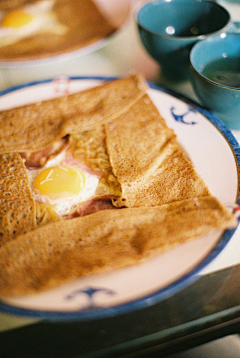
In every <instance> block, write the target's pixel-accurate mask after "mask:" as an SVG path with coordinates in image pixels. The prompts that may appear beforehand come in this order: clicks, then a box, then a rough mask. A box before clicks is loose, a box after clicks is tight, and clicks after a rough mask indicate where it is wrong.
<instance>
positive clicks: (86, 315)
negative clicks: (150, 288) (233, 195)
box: [0, 76, 240, 321]
mask: <svg viewBox="0 0 240 358" xmlns="http://www.w3.org/2000/svg"><path fill="white" fill-rule="evenodd" d="M54 79H56V78H49V79H44V80H39V81H33V82H28V83H24V84H21V85H17V86H13V87H10V88H7V89H4V90H2V91H0V96H3V95H5V94H8V93H11V92H14V91H17V90H20V89H23V88H27V87H31V86H35V85H39V84H44V83H49V82H52V81H54ZM69 79H70V80H99V81H112V80H115V79H117V77H104V76H73V77H69ZM148 84H149V87H150V88H152V89H156V90H158V91H161V92H165V93H167V94H170V95H172V96H173V97H175V98H178V99H180V100H182V101H183V102H185V103H187V104H188V105H190V106H192V107H193V108H194V109H196V110H197V111H198V112H200V113H201V114H202V115H204V116H205V117H206V118H207V119H208V120H209V121H210V122H212V124H213V125H214V126H215V127H217V128H218V130H219V131H220V132H221V133H222V134H223V136H224V137H225V138H226V140H227V141H228V142H229V144H230V146H231V147H232V150H233V152H234V155H235V157H236V163H237V166H238V176H239V177H240V172H239V168H240V146H239V143H238V141H237V140H236V138H235V137H234V135H233V134H232V132H231V131H230V130H229V129H228V128H227V127H226V125H225V124H224V123H223V122H222V121H221V120H220V119H219V118H218V117H217V116H216V115H214V114H213V113H211V112H209V111H208V110H206V109H204V108H203V107H201V106H200V105H199V104H197V103H195V102H193V101H191V100H189V99H188V98H186V97H184V96H182V95H179V94H177V93H175V92H173V91H171V90H168V89H165V88H163V87H161V86H159V85H156V84H153V83H151V82H149V83H148ZM237 203H238V204H240V193H239V190H238V201H237ZM239 222H240V219H239ZM235 231H236V228H235V229H229V230H226V231H225V232H224V233H223V235H222V236H221V238H220V240H219V241H218V243H217V245H216V246H215V247H214V248H213V249H212V250H211V251H210V253H209V254H208V255H207V256H206V257H205V259H203V260H202V261H201V262H200V263H199V264H198V265H196V266H195V267H194V268H193V269H192V270H190V271H189V272H188V273H187V274H185V275H183V276H182V277H181V278H180V279H178V280H176V281H174V282H173V283H172V284H170V285H168V286H166V287H164V288H162V289H160V290H158V291H156V292H155V293H153V294H151V295H149V296H144V297H142V298H140V299H137V300H134V301H131V302H127V303H124V304H121V305H116V306H112V307H107V308H91V309H86V310H85V309H84V310H80V311H68V312H55V311H43V310H28V309H24V308H19V307H15V306H12V305H9V304H5V303H4V302H1V301H0V312H3V313H7V314H12V315H18V316H25V317H32V318H40V319H44V320H54V321H55V320H59V321H86V320H99V319H103V318H107V317H113V316H117V315H120V314H127V313H129V312H132V311H135V310H141V309H144V308H146V307H149V306H151V305H154V304H156V303H158V302H159V301H162V300H165V299H167V298H168V297H170V296H172V295H174V294H175V293H177V292H178V291H180V290H182V289H184V288H185V287H187V286H188V285H190V284H191V283H193V282H194V281H196V280H197V279H198V277H199V276H198V273H199V272H200V271H201V270H202V269H203V268H204V267H205V266H206V265H208V264H209V263H210V262H211V261H212V260H213V259H214V258H216V256H217V255H218V254H219V253H220V252H221V251H222V250H223V249H224V248H225V246H226V245H227V243H228V242H229V241H230V239H231V237H232V236H233V234H234V232H235Z"/></svg>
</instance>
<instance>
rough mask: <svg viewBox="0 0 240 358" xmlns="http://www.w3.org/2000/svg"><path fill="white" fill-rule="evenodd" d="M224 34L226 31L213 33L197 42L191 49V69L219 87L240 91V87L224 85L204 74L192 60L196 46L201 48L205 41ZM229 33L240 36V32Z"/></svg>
mask: <svg viewBox="0 0 240 358" xmlns="http://www.w3.org/2000/svg"><path fill="white" fill-rule="evenodd" d="M222 34H224V32H222V33H221V34H214V35H211V36H208V38H206V39H204V40H202V41H198V42H197V43H195V44H194V45H193V47H192V49H191V51H190V54H189V60H190V66H191V69H192V70H193V71H194V72H195V73H196V74H197V75H198V76H199V77H200V78H201V79H203V80H205V81H207V82H209V83H211V84H213V85H215V86H217V87H221V88H225V89H230V90H234V91H236V92H239V91H240V87H233V86H227V85H223V84H221V83H218V82H216V81H213V80H211V79H209V78H208V77H206V76H204V75H203V74H202V73H200V72H199V71H198V70H197V69H196V67H195V66H194V64H193V61H192V57H193V53H194V51H195V50H196V48H199V47H201V46H204V43H206V42H209V41H212V39H213V40H214V39H216V38H219V37H221V35H222ZM226 34H227V35H231V36H238V37H240V33H234V32H229V33H227V32H226Z"/></svg>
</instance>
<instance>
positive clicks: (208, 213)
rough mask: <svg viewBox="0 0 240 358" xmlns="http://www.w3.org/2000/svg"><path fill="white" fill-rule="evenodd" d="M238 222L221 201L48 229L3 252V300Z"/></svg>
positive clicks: (104, 214) (113, 213) (95, 217)
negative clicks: (6, 297)
mask: <svg viewBox="0 0 240 358" xmlns="http://www.w3.org/2000/svg"><path fill="white" fill-rule="evenodd" d="M235 224H236V223H235V219H234V218H233V216H232V215H231V214H230V213H229V211H228V210H226V209H225V208H224V207H223V206H222V205H221V204H220V203H219V201H218V200H217V199H215V198H213V197H211V196H208V197H199V198H196V199H187V200H183V201H177V202H174V203H171V204H166V205H162V206H158V207H148V208H145V207H144V208H131V209H119V210H107V211H99V212H97V213H95V214H92V215H88V216H85V217H82V218H75V219H72V220H66V221H65V222H56V223H52V224H48V225H45V226H43V227H41V228H38V229H36V230H35V231H32V232H29V233H27V234H25V235H21V236H19V237H18V238H17V239H15V240H13V241H11V242H9V243H7V244H6V245H5V246H4V247H3V248H2V249H1V250H0V296H19V295H26V294H32V293H37V292H40V291H42V290H46V289H49V288H52V287H55V286H57V285H60V284H62V283H64V282H66V281H69V280H72V279H76V278H79V277H83V276H86V275H90V274H95V273H104V272H109V271H111V270H113V269H117V268H122V267H126V266H130V265H135V264H138V263H140V262H143V261H145V260H146V259H149V258H151V257H153V256H156V255H158V254H160V253H162V252H164V251H166V250H169V249H171V248H173V247H174V246H176V245H178V244H181V243H183V242H186V241H188V240H192V239H194V238H198V237H201V236H203V235H205V234H208V233H209V232H212V231H214V230H218V229H219V228H222V229H224V228H228V227H231V226H235Z"/></svg>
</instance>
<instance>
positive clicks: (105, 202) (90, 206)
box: [67, 195, 119, 219]
mask: <svg viewBox="0 0 240 358" xmlns="http://www.w3.org/2000/svg"><path fill="white" fill-rule="evenodd" d="M114 198H117V197H116V196H115V195H103V196H101V197H96V198H93V199H91V200H88V201H86V202H85V203H84V204H82V205H81V206H79V207H78V208H77V209H76V210H75V211H74V212H73V213H72V214H70V215H69V216H68V217H67V219H74V218H78V217H83V216H87V215H90V214H94V213H96V212H98V211H101V210H111V209H115V210H116V209H118V208H116V207H115V206H114V205H113V204H112V200H113V199H114ZM118 210H119V209H118Z"/></svg>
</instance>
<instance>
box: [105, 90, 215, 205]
mask: <svg viewBox="0 0 240 358" xmlns="http://www.w3.org/2000/svg"><path fill="white" fill-rule="evenodd" d="M106 142H107V149H108V154H109V159H110V163H111V166H112V169H113V173H114V175H115V176H116V178H117V180H118V181H119V183H120V185H121V189H122V195H121V197H119V198H118V199H117V200H116V201H115V203H114V204H115V205H116V206H120V207H121V206H127V207H136V206H155V205H162V204H165V203H170V202H172V201H176V200H183V199H187V198H194V197H198V196H206V195H210V192H209V189H208V187H207V185H206V184H205V183H204V181H203V179H202V178H201V177H200V175H199V174H198V173H197V172H196V170H195V168H194V166H193V165H192V163H191V162H190V161H189V160H188V159H187V157H186V156H185V154H184V152H183V150H182V148H181V147H180V145H179V144H178V142H177V138H176V135H175V134H174V132H173V130H172V129H170V128H168V127H167V125H166V122H165V121H164V119H163V118H162V117H161V115H160V114H159V111H158V110H157V108H156V107H155V106H154V104H153V103H152V101H151V100H150V98H149V96H148V95H147V94H145V95H144V97H142V98H141V99H140V100H139V101H138V102H137V103H136V104H135V105H134V106H133V107H132V108H131V110H130V111H128V112H126V113H123V114H121V115H120V116H119V117H118V118H117V119H116V120H114V121H112V122H110V123H107V124H106ZM129 143H131V144H130V145H129Z"/></svg>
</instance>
